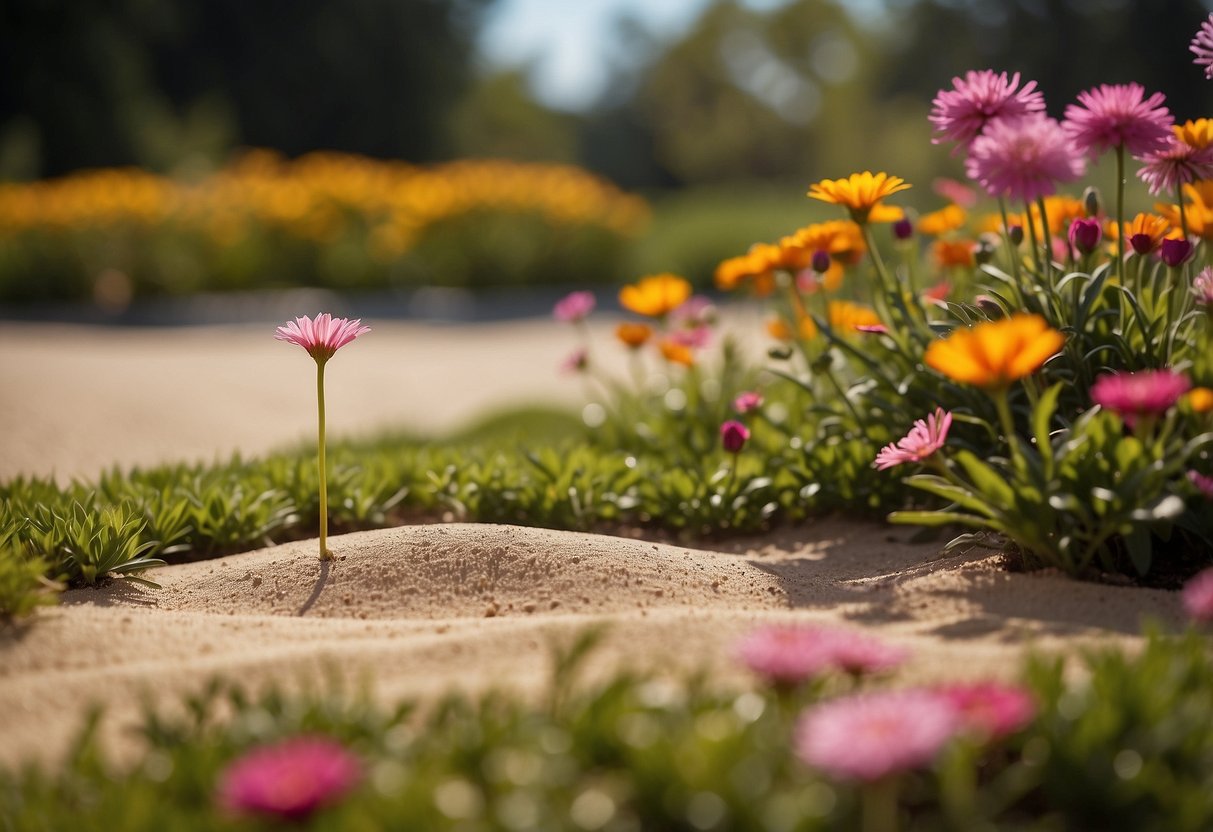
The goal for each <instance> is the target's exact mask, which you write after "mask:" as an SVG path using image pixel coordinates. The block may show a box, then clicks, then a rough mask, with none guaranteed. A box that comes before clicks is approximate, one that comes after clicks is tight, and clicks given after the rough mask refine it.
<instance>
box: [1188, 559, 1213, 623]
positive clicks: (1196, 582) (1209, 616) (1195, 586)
mask: <svg viewBox="0 0 1213 832" xmlns="http://www.w3.org/2000/svg"><path fill="white" fill-rule="evenodd" d="M1181 598H1182V599H1183V605H1184V612H1186V613H1187V614H1188V616H1189V617H1191V618H1194V619H1196V620H1197V621H1213V569H1206V570H1205V571H1204V572H1201V573H1200V574H1199V575H1197V576H1196V577H1195V578H1193V579H1192V580H1190V581H1188V582H1187V583H1186V584H1184V588H1183V593H1182V595H1181Z"/></svg>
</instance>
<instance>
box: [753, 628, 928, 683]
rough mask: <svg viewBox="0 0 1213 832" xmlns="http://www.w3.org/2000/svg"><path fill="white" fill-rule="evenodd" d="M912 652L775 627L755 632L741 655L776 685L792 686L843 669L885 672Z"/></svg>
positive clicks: (842, 635)
mask: <svg viewBox="0 0 1213 832" xmlns="http://www.w3.org/2000/svg"><path fill="white" fill-rule="evenodd" d="M907 656H908V653H907V651H906V650H904V649H902V648H901V647H895V646H893V645H889V644H886V643H884V642H882V641H879V640H877V639H874V638H871V637H870V636H866V635H864V634H863V633H858V632H854V631H851V630H841V629H833V628H828V627H814V626H796V625H773V626H769V627H762V628H760V629H758V630H755V631H754V632H752V633H750V634H749V635H748V636H746V637H745V638H744V639H742V640H741V642H740V643H739V644H738V645H737V657H738V658H739V659H740V660H741V663H742V664H744V665H745V666H746V667H747V668H748V669H749V670H750V671H751V672H753V673H755V674H756V675H758V676H760V677H762V678H763V679H765V680H766V681H767V682H769V683H771V684H773V685H781V686H785V687H791V686H795V685H800V684H804V683H805V682H810V681H812V680H814V679H817V678H819V677H821V676H823V675H825V674H826V673H831V672H835V671H842V672H845V673H850V674H853V675H860V674H863V673H882V672H885V671H888V670H892V669H893V668H895V667H898V666H899V665H901V664H902V663H903V662H904V661H905V660H906V658H907Z"/></svg>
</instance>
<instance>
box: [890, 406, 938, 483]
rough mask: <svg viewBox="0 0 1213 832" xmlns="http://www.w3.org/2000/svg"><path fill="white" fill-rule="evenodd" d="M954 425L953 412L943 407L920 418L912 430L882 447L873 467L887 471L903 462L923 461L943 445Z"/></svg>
mask: <svg viewBox="0 0 1213 832" xmlns="http://www.w3.org/2000/svg"><path fill="white" fill-rule="evenodd" d="M951 427H952V414H951V413H949V412H947V411H945V410H944V409H943V408H942V407H937V408H935V412H934V413H932V414H930V415H928V416H927V418H926V419H919V420H918V421H916V422H915V423H914V427H912V428H910V432H909V433H907V434H906V435H905V436H903V437H902V438H901V439H898V440H897V442H895V443H894V442H890V443H889V444H888V445H885V447H884V448H882V449H881V451H880V453H878V454H877V455H876V459H875V460H874V461H873V462H872V467H873V468H875V469H877V470H878V471H885V470H887V469H889V468H892V467H893V466H895V465H900V464H902V463H903V462H921V461H922V460H924V459H926V458H927V457H929V456H930V455H931V454H933V453H935V452H936V451H938V450H939V449H940V448H942V447H943V445H944V442H946V441H947V438H948V430H949V429H950V428H951Z"/></svg>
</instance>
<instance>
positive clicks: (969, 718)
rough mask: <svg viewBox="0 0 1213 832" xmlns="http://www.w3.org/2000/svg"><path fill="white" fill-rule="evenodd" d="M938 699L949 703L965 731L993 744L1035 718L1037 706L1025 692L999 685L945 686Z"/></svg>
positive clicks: (1011, 686)
mask: <svg viewBox="0 0 1213 832" xmlns="http://www.w3.org/2000/svg"><path fill="white" fill-rule="evenodd" d="M939 695H940V696H942V697H943V698H944V699H945V700H946V701H948V702H949V703H951V705H952V707H953V708H955V709H956V713H957V715H958V716H959V717H960V721H961V724H962V725H963V726H964V727H965V729H966V730H968V731H971V732H973V733H976V734H978V735H980V736H981V738H982V739H987V740H996V739H1001V738H1002V737H1005V736H1007V735H1009V734H1014V733H1015V732H1016V731H1018V730H1019V729H1020V728H1023V727H1024V726H1026V725H1027V724H1028V723H1029V722H1031V721H1032V717H1034V716H1035V715H1036V703H1035V702H1034V701H1033V699H1032V695H1031V694H1030V693H1028V691H1027V690H1025V689H1024V688H1021V687H1017V686H1014V685H1003V684H1000V683H998V682H978V683H975V684H958V685H948V686H946V687H943V688H940V689H939Z"/></svg>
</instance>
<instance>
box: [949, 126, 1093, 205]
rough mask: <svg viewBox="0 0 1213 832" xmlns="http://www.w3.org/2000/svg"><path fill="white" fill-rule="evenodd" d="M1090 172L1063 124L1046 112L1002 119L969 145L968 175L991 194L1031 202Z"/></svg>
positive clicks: (987, 128)
mask: <svg viewBox="0 0 1213 832" xmlns="http://www.w3.org/2000/svg"><path fill="white" fill-rule="evenodd" d="M1085 171H1086V163H1085V162H1084V161H1083V158H1082V155H1081V154H1080V153H1078V152H1077V151H1076V150H1075V149H1074V145H1073V143H1072V142H1071V141H1070V139H1069V138H1068V137H1067V136H1066V133H1065V131H1064V130H1062V129H1061V125H1060V124H1058V123H1057V122H1056V121H1054V120H1053V119H1051V118H1049V117H1048V116H1046V115H1044V114H1043V113H1033V114H1032V115H1028V116H1022V117H1019V118H1009V119H997V120H995V121H992V122H990V124H989V125H987V126H986V129H985V132H984V133H982V135H980V136H978V137H977V138H976V139H975V140H974V141H973V144H972V146H971V147H970V148H969V158H968V160H967V161H966V162H965V174H966V175H967V176H968V177H969V178H970V179H972V180H974V181H976V182H979V183H981V186H982V187H983V188H985V189H986V193H988V194H989V195H990V196H995V197H1007V198H1009V199H1014V200H1019V201H1021V202H1032V201H1034V200H1035V199H1036V198H1037V197H1041V196H1048V195H1049V194H1052V193H1053V192H1054V191H1056V190H1057V183H1059V182H1072V181H1073V180H1075V179H1077V178H1078V177H1080V176H1082V175H1083V173H1084V172H1085Z"/></svg>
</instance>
